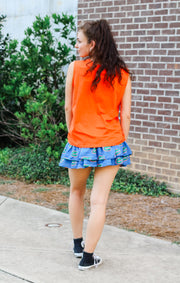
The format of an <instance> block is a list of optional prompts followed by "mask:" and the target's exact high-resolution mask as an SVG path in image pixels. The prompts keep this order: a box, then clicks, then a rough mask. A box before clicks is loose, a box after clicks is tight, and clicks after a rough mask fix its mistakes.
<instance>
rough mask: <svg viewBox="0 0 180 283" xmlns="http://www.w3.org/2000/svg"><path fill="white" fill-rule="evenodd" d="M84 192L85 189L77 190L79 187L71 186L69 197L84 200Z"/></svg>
mask: <svg viewBox="0 0 180 283" xmlns="http://www.w3.org/2000/svg"><path fill="white" fill-rule="evenodd" d="M85 190H86V188H85V187H81V188H79V187H74V186H72V187H71V188H70V195H71V196H74V197H76V198H84V194H85Z"/></svg>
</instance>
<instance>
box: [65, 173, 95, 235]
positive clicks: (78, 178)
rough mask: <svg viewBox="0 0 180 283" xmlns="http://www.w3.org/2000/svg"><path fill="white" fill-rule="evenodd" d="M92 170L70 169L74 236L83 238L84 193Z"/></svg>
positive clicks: (71, 214) (70, 211) (71, 217)
mask: <svg viewBox="0 0 180 283" xmlns="http://www.w3.org/2000/svg"><path fill="white" fill-rule="evenodd" d="M90 172H91V168H90V167H88V168H84V169H69V178H70V183H71V186H70V196H69V214H70V220H71V226H72V231H73V237H74V239H76V238H81V237H82V229H83V219H84V194H85V191H86V182H87V179H88V177H89V174H90Z"/></svg>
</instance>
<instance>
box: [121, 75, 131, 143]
mask: <svg viewBox="0 0 180 283" xmlns="http://www.w3.org/2000/svg"><path fill="white" fill-rule="evenodd" d="M120 111H121V112H120V119H121V127H122V130H123V133H124V136H125V140H127V137H128V134H129V128H130V121H131V79H130V77H129V78H128V82H127V85H126V89H125V92H124V95H123V98H122V101H121V109H120Z"/></svg>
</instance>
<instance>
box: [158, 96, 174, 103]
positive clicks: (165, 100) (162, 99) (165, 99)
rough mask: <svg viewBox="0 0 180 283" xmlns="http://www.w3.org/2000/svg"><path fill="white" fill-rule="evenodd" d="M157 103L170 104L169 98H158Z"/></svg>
mask: <svg viewBox="0 0 180 283" xmlns="http://www.w3.org/2000/svg"><path fill="white" fill-rule="evenodd" d="M158 101H159V102H171V97H158Z"/></svg>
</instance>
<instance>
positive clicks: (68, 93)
mask: <svg viewBox="0 0 180 283" xmlns="http://www.w3.org/2000/svg"><path fill="white" fill-rule="evenodd" d="M73 70H74V62H72V63H71V64H70V65H69V68H68V71H67V77H66V88H65V116H66V124H67V128H68V132H69V128H70V124H71V119H72V92H73V87H72V81H73Z"/></svg>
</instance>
